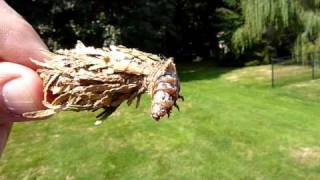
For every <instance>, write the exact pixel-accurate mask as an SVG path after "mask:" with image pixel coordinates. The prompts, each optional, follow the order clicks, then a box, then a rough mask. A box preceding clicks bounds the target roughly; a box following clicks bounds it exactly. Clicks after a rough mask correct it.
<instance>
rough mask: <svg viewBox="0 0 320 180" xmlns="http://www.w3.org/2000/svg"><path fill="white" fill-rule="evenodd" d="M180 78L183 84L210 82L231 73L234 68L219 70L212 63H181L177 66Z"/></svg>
mask: <svg viewBox="0 0 320 180" xmlns="http://www.w3.org/2000/svg"><path fill="white" fill-rule="evenodd" d="M177 70H178V74H179V78H180V80H181V81H182V82H188V81H195V80H210V79H215V78H218V77H220V76H221V75H222V74H224V73H227V72H228V71H231V70H232V68H221V67H219V68H217V66H216V65H215V64H214V63H212V62H210V61H203V62H193V63H179V64H177Z"/></svg>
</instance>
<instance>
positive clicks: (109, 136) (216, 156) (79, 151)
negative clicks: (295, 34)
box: [0, 64, 320, 180]
mask: <svg viewBox="0 0 320 180" xmlns="http://www.w3.org/2000/svg"><path fill="white" fill-rule="evenodd" d="M189 67H190V66H181V67H179V72H180V77H181V81H182V94H183V95H184V97H185V102H180V103H179V104H180V108H181V112H178V111H177V110H174V112H173V113H172V116H171V118H170V119H166V118H165V119H163V120H162V121H160V122H155V121H153V120H152V119H151V118H150V117H149V108H150V107H149V106H150V98H149V97H146V96H145V97H144V98H143V100H142V103H141V106H140V107H139V108H138V109H135V108H134V107H133V106H132V107H127V106H126V105H125V104H124V105H122V106H121V108H120V109H119V110H118V111H117V112H116V113H114V114H113V115H112V116H111V117H110V118H109V119H108V120H107V121H106V122H105V123H103V124H102V125H100V126H94V125H93V124H94V121H95V118H94V117H95V115H96V113H85V112H83V113H73V112H64V113H60V114H58V115H57V116H54V117H53V118H51V119H50V120H49V121H42V122H30V123H17V124H15V126H14V128H13V131H12V134H11V138H10V140H9V142H8V145H7V148H6V149H5V152H4V154H3V157H2V159H1V160H0V179H68V180H70V179H130V180H131V179H320V141H319V139H320V111H319V108H320V98H319V97H320V96H319V95H320V81H304V82H300V83H296V84H290V85H286V86H281V87H277V88H274V89H272V88H270V86H269V80H270V77H269V70H270V68H269V67H268V66H259V67H249V68H242V69H235V70H233V69H217V68H214V67H213V66H211V65H210V64H205V65H203V64H195V65H192V66H191V67H192V68H189Z"/></svg>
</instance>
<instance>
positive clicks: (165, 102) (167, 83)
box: [151, 71, 181, 121]
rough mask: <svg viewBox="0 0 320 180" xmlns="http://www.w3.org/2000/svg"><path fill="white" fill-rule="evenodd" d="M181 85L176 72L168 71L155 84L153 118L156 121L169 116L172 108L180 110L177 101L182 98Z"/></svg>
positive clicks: (152, 107)
mask: <svg viewBox="0 0 320 180" xmlns="http://www.w3.org/2000/svg"><path fill="white" fill-rule="evenodd" d="M179 91H180V83H179V79H178V77H177V75H176V72H173V71H166V72H165V73H164V74H163V75H161V76H160V77H159V78H158V79H157V80H156V82H155V85H154V88H153V92H152V97H153V99H152V105H151V116H152V117H153V119H155V120H157V121H158V120H159V119H160V118H161V117H163V116H165V115H168V117H169V116H170V112H171V110H172V107H173V106H175V107H177V108H178V109H179V107H178V105H177V104H176V101H177V100H178V99H179V98H181V96H180V95H179Z"/></svg>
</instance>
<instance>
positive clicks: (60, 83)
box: [23, 42, 182, 120]
mask: <svg viewBox="0 0 320 180" xmlns="http://www.w3.org/2000/svg"><path fill="white" fill-rule="evenodd" d="M44 54H45V55H46V57H47V59H46V60H45V61H44V62H38V61H35V60H32V61H33V62H34V63H35V64H37V65H38V66H40V69H39V70H38V73H39V75H40V77H41V78H42V80H43V84H44V101H43V105H44V106H45V107H46V108H48V109H46V110H40V111H35V112H27V113H24V114H23V116H24V117H27V118H45V117H49V116H51V115H54V114H55V113H57V112H60V111H65V110H72V111H96V110H98V109H101V108H103V109H104V111H103V112H102V113H101V114H100V115H98V116H97V117H98V118H106V117H107V116H109V115H110V114H112V113H113V112H114V111H115V110H116V109H117V107H119V106H120V104H121V103H122V102H124V101H127V103H128V105H130V104H131V103H132V101H133V100H134V99H137V106H138V105H139V100H140V97H141V95H142V94H143V93H145V92H147V93H148V94H149V95H151V97H152V105H151V116H152V117H153V118H154V119H155V120H159V119H160V118H161V117H163V116H165V115H166V114H167V115H168V116H169V115H170V112H171V110H172V107H173V106H175V107H177V108H178V106H177V104H176V101H177V100H178V99H179V98H182V96H180V94H179V92H180V83H179V79H178V76H177V72H176V68H175V64H174V62H173V59H172V58H168V59H166V58H161V57H159V56H157V55H154V54H150V53H145V52H142V51H139V50H137V49H129V48H126V47H124V46H110V47H108V48H94V47H86V46H84V45H83V44H82V43H81V42H78V44H77V45H76V47H75V48H74V49H70V50H65V49H63V50H58V51H57V52H55V53H52V52H44ZM52 97H53V98H52Z"/></svg>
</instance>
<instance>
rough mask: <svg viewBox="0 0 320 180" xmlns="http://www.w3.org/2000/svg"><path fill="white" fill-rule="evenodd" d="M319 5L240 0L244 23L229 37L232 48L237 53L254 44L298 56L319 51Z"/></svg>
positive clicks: (313, 0)
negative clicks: (231, 40)
mask: <svg viewBox="0 0 320 180" xmlns="http://www.w3.org/2000/svg"><path fill="white" fill-rule="evenodd" d="M319 2H320V1H319V0H306V1H301V0H293V1H288V0H241V8H242V13H243V16H244V19H245V22H244V24H243V26H242V27H240V28H239V29H237V30H236V31H235V33H234V34H233V45H234V46H235V47H236V48H237V49H238V50H239V51H240V52H244V51H245V50H246V49H247V48H248V47H252V46H256V44H258V43H263V44H265V45H269V46H273V47H276V48H279V47H281V48H279V49H280V50H283V49H284V48H285V49H287V50H292V51H294V53H295V54H300V55H301V54H308V53H310V52H314V51H319V48H320V46H319V45H320V44H319V40H318V38H319V35H320V14H319ZM277 54H281V53H279V52H278V53H277Z"/></svg>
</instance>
